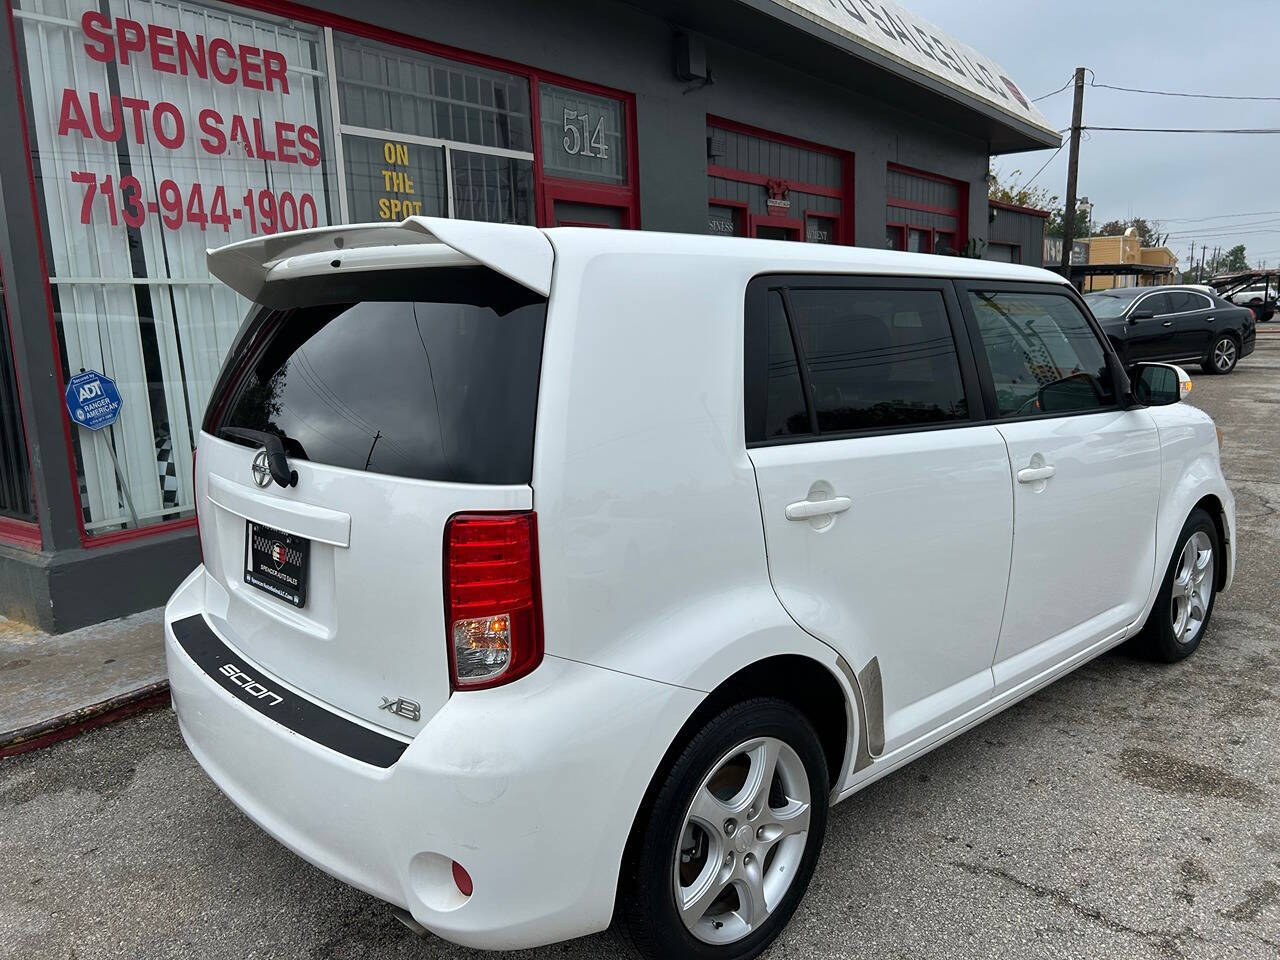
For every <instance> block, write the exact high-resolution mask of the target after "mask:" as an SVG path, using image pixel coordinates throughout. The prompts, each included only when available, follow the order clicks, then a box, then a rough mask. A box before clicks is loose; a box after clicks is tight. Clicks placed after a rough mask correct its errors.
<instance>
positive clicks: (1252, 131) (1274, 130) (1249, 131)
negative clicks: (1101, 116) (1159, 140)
mask: <svg viewBox="0 0 1280 960" xmlns="http://www.w3.org/2000/svg"><path fill="white" fill-rule="evenodd" d="M1080 129H1082V130H1107V131H1111V132H1119V133H1238V134H1243V135H1247V136H1259V135H1270V134H1278V133H1280V127H1240V128H1235V129H1219V130H1215V129H1210V128H1200V127H1081V128H1080Z"/></svg>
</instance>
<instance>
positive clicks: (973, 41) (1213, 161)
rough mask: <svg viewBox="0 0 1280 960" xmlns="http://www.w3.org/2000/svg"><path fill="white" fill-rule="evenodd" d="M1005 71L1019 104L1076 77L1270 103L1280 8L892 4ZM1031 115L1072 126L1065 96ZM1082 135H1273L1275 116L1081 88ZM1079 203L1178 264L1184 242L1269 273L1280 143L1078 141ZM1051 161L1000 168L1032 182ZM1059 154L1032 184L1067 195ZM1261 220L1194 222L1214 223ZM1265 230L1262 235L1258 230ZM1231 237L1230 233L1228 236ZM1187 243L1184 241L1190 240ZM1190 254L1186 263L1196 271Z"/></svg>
mask: <svg viewBox="0 0 1280 960" xmlns="http://www.w3.org/2000/svg"><path fill="white" fill-rule="evenodd" d="M899 2H900V3H902V5H903V6H905V7H907V8H908V9H910V10H912V11H914V12H915V13H918V14H920V15H921V16H923V17H925V18H926V19H929V20H932V21H933V22H934V23H936V24H937V25H938V26H940V27H941V28H942V29H943V30H945V31H946V32H947V33H949V34H951V35H952V36H954V37H955V38H956V39H958V40H963V41H964V42H965V43H968V44H969V45H970V46H972V47H975V48H976V49H978V50H980V51H981V52H983V53H985V54H987V55H988V56H990V57H992V58H993V59H994V60H995V61H996V62H997V63H1000V64H1001V65H1003V66H1004V67H1005V68H1006V69H1007V71H1008V73H1009V75H1010V76H1011V77H1012V78H1013V79H1014V80H1015V81H1016V82H1017V84H1018V86H1020V87H1021V88H1022V90H1023V92H1024V93H1026V94H1027V96H1028V97H1039V96H1040V95H1041V94H1045V93H1048V92H1049V91H1050V90H1056V89H1057V88H1058V87H1060V86H1062V84H1063V83H1065V82H1066V81H1067V80H1068V79H1069V78H1070V76H1071V74H1072V72H1073V71H1074V70H1075V68H1076V67H1078V66H1080V67H1091V68H1092V69H1093V70H1094V72H1095V74H1096V80H1097V82H1099V83H1113V84H1117V85H1119V86H1124V87H1143V88H1146V89H1158V90H1174V91H1183V92H1188V93H1214V94H1231V95H1236V96H1239V95H1247V96H1280V0H1219V2H1217V3H1205V2H1203V0H1074V2H1067V3H1048V2H1045V0H1034V2H1030V3H1028V2H1027V0H899ZM1037 106H1039V107H1040V109H1041V111H1042V112H1043V113H1044V115H1045V116H1046V117H1048V118H1049V121H1050V122H1051V123H1052V124H1053V126H1055V127H1058V128H1063V127H1067V126H1070V124H1071V93H1070V90H1069V89H1068V90H1067V91H1064V92H1063V93H1060V94H1058V95H1057V96H1054V97H1049V98H1048V99H1046V100H1041V101H1040V102H1039V103H1038V104H1037ZM1084 123H1085V125H1086V126H1088V125H1089V124H1097V125H1101V126H1127V127H1213V128H1222V127H1277V128H1280V102H1270V103H1268V102H1252V103H1250V102H1230V101H1221V100H1217V101H1215V100H1189V99H1182V98H1175V97H1153V96H1141V95H1138V94H1132V93H1121V92H1119V91H1115V90H1100V89H1096V88H1093V87H1086V88H1085V96H1084ZM1086 136H1087V137H1090V138H1091V139H1088V140H1086V141H1085V142H1084V143H1083V144H1082V145H1081V148H1080V187H1079V192H1080V194H1081V195H1083V196H1087V197H1089V199H1090V200H1091V201H1092V202H1093V203H1094V220H1095V221H1097V222H1099V223H1103V222H1105V221H1107V220H1113V219H1127V218H1129V217H1134V216H1138V217H1146V218H1148V219H1158V220H1161V221H1162V222H1163V224H1164V226H1163V230H1165V231H1168V232H1169V233H1170V234H1172V236H1171V238H1170V240H1169V246H1170V247H1171V248H1172V249H1173V250H1174V252H1175V253H1177V254H1178V255H1179V257H1181V258H1182V259H1183V260H1184V261H1185V260H1186V258H1187V255H1188V252H1189V250H1190V246H1191V241H1192V239H1195V240H1196V242H1197V244H1199V243H1208V244H1209V245H1210V247H1213V246H1215V245H1217V244H1222V245H1223V246H1224V247H1226V246H1230V245H1232V244H1234V243H1244V244H1246V246H1247V248H1248V256H1249V259H1250V261H1251V262H1255V263H1256V262H1257V261H1258V260H1259V259H1266V260H1267V261H1268V265H1271V266H1274V265H1276V264H1278V263H1280V135H1272V136H1224V135H1213V134H1205V135H1198V134H1154V133H1106V132H1102V131H1099V132H1096V133H1092V134H1088V133H1086ZM1051 153H1052V151H1044V152H1038V153H1024V154H1014V155H1011V156H1006V157H1001V158H998V159H997V161H996V166H997V169H998V170H1001V171H1002V172H1006V171H1011V170H1014V169H1021V170H1022V171H1023V176H1022V179H1023V180H1024V181H1025V180H1026V179H1028V178H1030V177H1031V176H1032V174H1034V173H1035V172H1036V170H1038V169H1039V168H1040V166H1041V164H1043V163H1044V162H1045V160H1047V159H1048V157H1049V155H1050V154H1051ZM1066 178H1067V151H1066V150H1065V149H1064V150H1063V151H1062V152H1061V153H1060V154H1058V156H1057V157H1056V158H1055V159H1054V160H1053V161H1052V162H1051V163H1050V164H1049V166H1048V167H1047V168H1046V169H1045V171H1044V172H1043V173H1042V174H1040V176H1039V178H1038V179H1037V180H1036V186H1041V185H1043V186H1046V187H1049V188H1050V189H1051V190H1052V191H1053V192H1054V193H1056V194H1057V195H1058V196H1060V197H1061V196H1063V195H1064V194H1065V193H1066ZM1246 213H1260V214H1261V215H1259V216H1249V217H1235V218H1225V217H1224V218H1220V219H1214V220H1206V221H1203V222H1198V223H1197V222H1193V221H1192V220H1191V219H1190V218H1201V217H1215V216H1217V215H1219V214H1246ZM1264 221H1268V222H1264ZM1233 224H1234V225H1238V226H1236V227H1232V226H1231V225H1233ZM1193 231H1194V232H1195V235H1194V237H1193V235H1192V232H1193ZM1198 257H1199V253H1198V250H1197V258H1198Z"/></svg>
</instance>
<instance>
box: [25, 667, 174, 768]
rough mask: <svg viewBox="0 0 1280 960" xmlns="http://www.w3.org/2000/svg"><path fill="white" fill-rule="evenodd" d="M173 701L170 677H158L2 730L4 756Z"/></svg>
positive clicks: (49, 744) (45, 744) (33, 748)
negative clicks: (45, 718) (76, 707)
mask: <svg viewBox="0 0 1280 960" xmlns="http://www.w3.org/2000/svg"><path fill="white" fill-rule="evenodd" d="M168 703H169V681H168V680H157V681H155V682H154V683H148V684H147V685H146V686H142V687H138V688H137V689H136V690H130V691H129V692H128V693H122V694H120V695H119V696H115V697H112V698H110V699H109V700H103V701H101V702H100V703H95V704H91V705H90V706H87V707H81V708H80V709H78V710H72V711H71V712H70V713H64V714H62V715H61V716H58V717H53V718H52V719H50V720H41V721H40V722H39V723H33V724H30V725H28V726H25V727H20V728H19V729H17V730H10V731H9V732H7V733H0V757H12V756H15V755H17V754H19V753H26V752H27V751H29V750H39V749H40V748H42V747H48V746H51V745H52V744H55V743H58V742H60V741H62V740H70V739H71V738H72V737H75V736H79V735H80V734H82V733H87V732H88V731H90V730H95V729H97V728H98V727H102V726H106V725H107V724H108V723H114V722H115V721H117V720H123V719H124V718H125V717H131V716H133V715H134V714H137V713H144V712H145V711H147V710H154V709H155V708H156V707H161V706H165V705H167V704H168Z"/></svg>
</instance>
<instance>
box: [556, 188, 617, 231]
mask: <svg viewBox="0 0 1280 960" xmlns="http://www.w3.org/2000/svg"><path fill="white" fill-rule="evenodd" d="M540 193H541V205H542V218H541V221H540V222H541V223H542V224H544V225H546V226H550V227H611V228H613V229H616V230H630V229H633V228H636V227H637V226H638V222H637V219H638V218H637V210H636V206H635V197H634V196H633V194H632V193H631V192H630V190H628V189H626V188H621V187H614V186H611V185H608V184H594V183H567V182H562V181H556V180H550V179H547V180H544V181H543V183H542V187H541V190H540Z"/></svg>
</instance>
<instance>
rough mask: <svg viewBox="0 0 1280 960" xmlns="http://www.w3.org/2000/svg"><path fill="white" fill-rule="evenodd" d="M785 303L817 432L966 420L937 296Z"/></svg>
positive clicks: (847, 292) (821, 297)
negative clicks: (801, 358) (788, 306)
mask: <svg viewBox="0 0 1280 960" xmlns="http://www.w3.org/2000/svg"><path fill="white" fill-rule="evenodd" d="M789 296H790V303H791V307H792V310H793V315H792V317H791V320H792V323H793V324H794V325H795V329H796V333H797V335H798V336H799V338H800V345H801V348H802V350H803V352H804V356H805V363H806V366H807V368H808V375H809V384H810V390H811V391H812V402H813V405H814V408H815V410H816V413H817V418H818V431H819V432H820V433H842V432H846V431H851V430H875V429H884V428H888V427H897V426H918V425H922V424H932V423H945V422H948V421H954V420H964V419H967V418H968V416H969V408H968V405H967V403H966V401H965V393H964V385H963V382H962V381H961V378H960V363H959V359H958V358H957V356H956V347H955V340H954V339H953V337H952V333H951V325H950V323H949V322H948V320H947V311H946V304H945V301H944V300H943V298H942V294H941V292H939V291H937V290H872V289H862V288H848V287H846V288H837V289H815V288H805V287H793V288H792V289H791V290H790V291H789Z"/></svg>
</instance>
